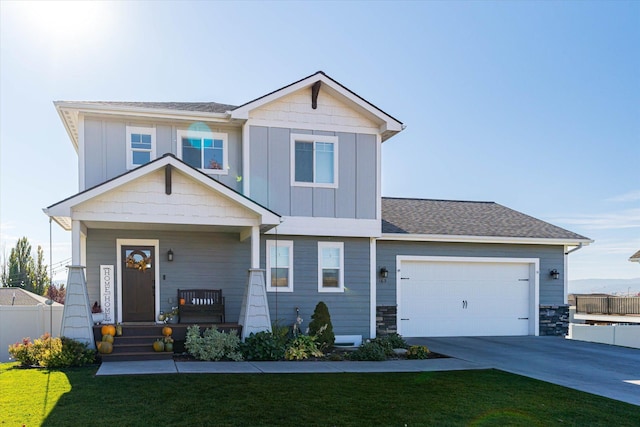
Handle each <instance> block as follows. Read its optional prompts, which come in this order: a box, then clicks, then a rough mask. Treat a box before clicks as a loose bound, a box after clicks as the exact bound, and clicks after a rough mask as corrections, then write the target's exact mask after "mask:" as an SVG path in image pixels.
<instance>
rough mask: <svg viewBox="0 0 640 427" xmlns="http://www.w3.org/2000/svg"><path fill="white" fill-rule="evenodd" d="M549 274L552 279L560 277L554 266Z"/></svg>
mask: <svg viewBox="0 0 640 427" xmlns="http://www.w3.org/2000/svg"><path fill="white" fill-rule="evenodd" d="M549 275H550V276H551V278H552V279H553V280H558V279H559V278H560V272H558V270H557V269H555V268H554V269H553V270H551V271H550V272H549Z"/></svg>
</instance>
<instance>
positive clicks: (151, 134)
mask: <svg viewBox="0 0 640 427" xmlns="http://www.w3.org/2000/svg"><path fill="white" fill-rule="evenodd" d="M155 158H156V129H155V128H152V127H140V126H127V169H134V168H137V167H138V166H142V165H144V164H147V163H149V162H150V161H151V160H153V159H155Z"/></svg>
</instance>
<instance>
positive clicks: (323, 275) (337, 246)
mask: <svg viewBox="0 0 640 427" xmlns="http://www.w3.org/2000/svg"><path fill="white" fill-rule="evenodd" d="M318 292H344V243H342V242H318Z"/></svg>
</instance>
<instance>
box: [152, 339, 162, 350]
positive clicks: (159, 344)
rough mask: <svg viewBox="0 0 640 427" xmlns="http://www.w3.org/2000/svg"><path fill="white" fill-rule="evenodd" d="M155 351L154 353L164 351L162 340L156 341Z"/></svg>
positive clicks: (154, 344)
mask: <svg viewBox="0 0 640 427" xmlns="http://www.w3.org/2000/svg"><path fill="white" fill-rule="evenodd" d="M153 350H154V351H164V343H163V342H162V340H157V341H154V343H153Z"/></svg>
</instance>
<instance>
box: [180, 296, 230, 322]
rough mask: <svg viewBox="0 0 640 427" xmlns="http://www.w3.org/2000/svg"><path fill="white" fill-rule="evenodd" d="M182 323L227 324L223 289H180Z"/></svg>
mask: <svg viewBox="0 0 640 427" xmlns="http://www.w3.org/2000/svg"><path fill="white" fill-rule="evenodd" d="M178 304H179V305H178V310H179V312H180V323H198V322H202V323H218V322H219V323H225V319H224V297H223V296H222V289H178Z"/></svg>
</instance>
